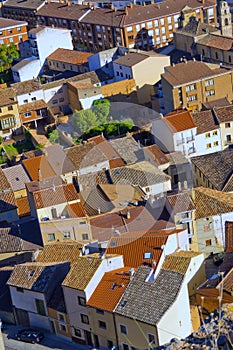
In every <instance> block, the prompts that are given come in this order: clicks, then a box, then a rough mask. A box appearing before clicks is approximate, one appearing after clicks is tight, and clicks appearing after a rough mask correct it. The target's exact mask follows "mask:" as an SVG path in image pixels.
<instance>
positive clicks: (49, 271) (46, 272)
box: [7, 263, 64, 293]
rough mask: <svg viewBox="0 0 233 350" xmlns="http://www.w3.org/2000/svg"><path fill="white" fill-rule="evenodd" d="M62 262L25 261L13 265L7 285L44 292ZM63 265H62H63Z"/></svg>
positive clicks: (57, 272)
mask: <svg viewBox="0 0 233 350" xmlns="http://www.w3.org/2000/svg"><path fill="white" fill-rule="evenodd" d="M62 265H63V264H54V263H25V264H20V265H15V267H14V270H13V272H12V274H11V276H10V278H9V280H8V282H7V284H8V285H9V286H14V287H20V288H24V289H29V290H32V291H34V292H39V293H45V292H46V291H47V290H48V288H49V286H50V283H51V282H52V281H53V279H54V278H56V277H55V276H56V275H57V274H59V268H60V267H61V266H62ZM63 266H64V265H63Z"/></svg>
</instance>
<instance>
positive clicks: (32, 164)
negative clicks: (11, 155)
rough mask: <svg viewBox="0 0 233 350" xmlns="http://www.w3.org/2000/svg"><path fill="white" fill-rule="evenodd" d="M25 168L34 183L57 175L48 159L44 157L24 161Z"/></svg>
mask: <svg viewBox="0 0 233 350" xmlns="http://www.w3.org/2000/svg"><path fill="white" fill-rule="evenodd" d="M23 166H24V167H25V169H26V170H27V173H28V175H29V176H30V178H31V180H33V181H35V180H36V181H38V180H41V179H46V178H48V177H52V176H54V175H56V173H55V172H54V170H53V169H52V167H51V165H50V164H49V162H48V159H47V158H46V157H45V156H44V155H43V156H38V157H34V158H29V159H25V160H23Z"/></svg>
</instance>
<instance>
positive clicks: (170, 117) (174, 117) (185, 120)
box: [162, 110, 196, 133]
mask: <svg viewBox="0 0 233 350" xmlns="http://www.w3.org/2000/svg"><path fill="white" fill-rule="evenodd" d="M162 120H164V122H165V123H166V124H167V126H168V127H169V128H170V129H171V132H175V133H176V132H180V131H184V130H188V129H193V128H195V127H196V125H195V123H194V121H193V119H192V116H191V113H190V112H189V111H183V110H182V111H178V112H171V113H169V114H167V115H165V116H164V117H163V119H162Z"/></svg>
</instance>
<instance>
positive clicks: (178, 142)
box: [176, 138, 185, 146]
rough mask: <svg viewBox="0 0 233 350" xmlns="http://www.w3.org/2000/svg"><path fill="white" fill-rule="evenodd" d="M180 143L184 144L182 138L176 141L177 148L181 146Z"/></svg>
mask: <svg viewBox="0 0 233 350" xmlns="http://www.w3.org/2000/svg"><path fill="white" fill-rule="evenodd" d="M182 143H185V139H184V138H182V139H180V140H177V141H176V145H177V146H179V145H182Z"/></svg>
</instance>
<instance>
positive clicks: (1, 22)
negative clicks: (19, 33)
mask: <svg viewBox="0 0 233 350" xmlns="http://www.w3.org/2000/svg"><path fill="white" fill-rule="evenodd" d="M21 26H27V22H26V21H16V20H15V19H11V18H3V17H1V18H0V29H4V28H9V27H21Z"/></svg>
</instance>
